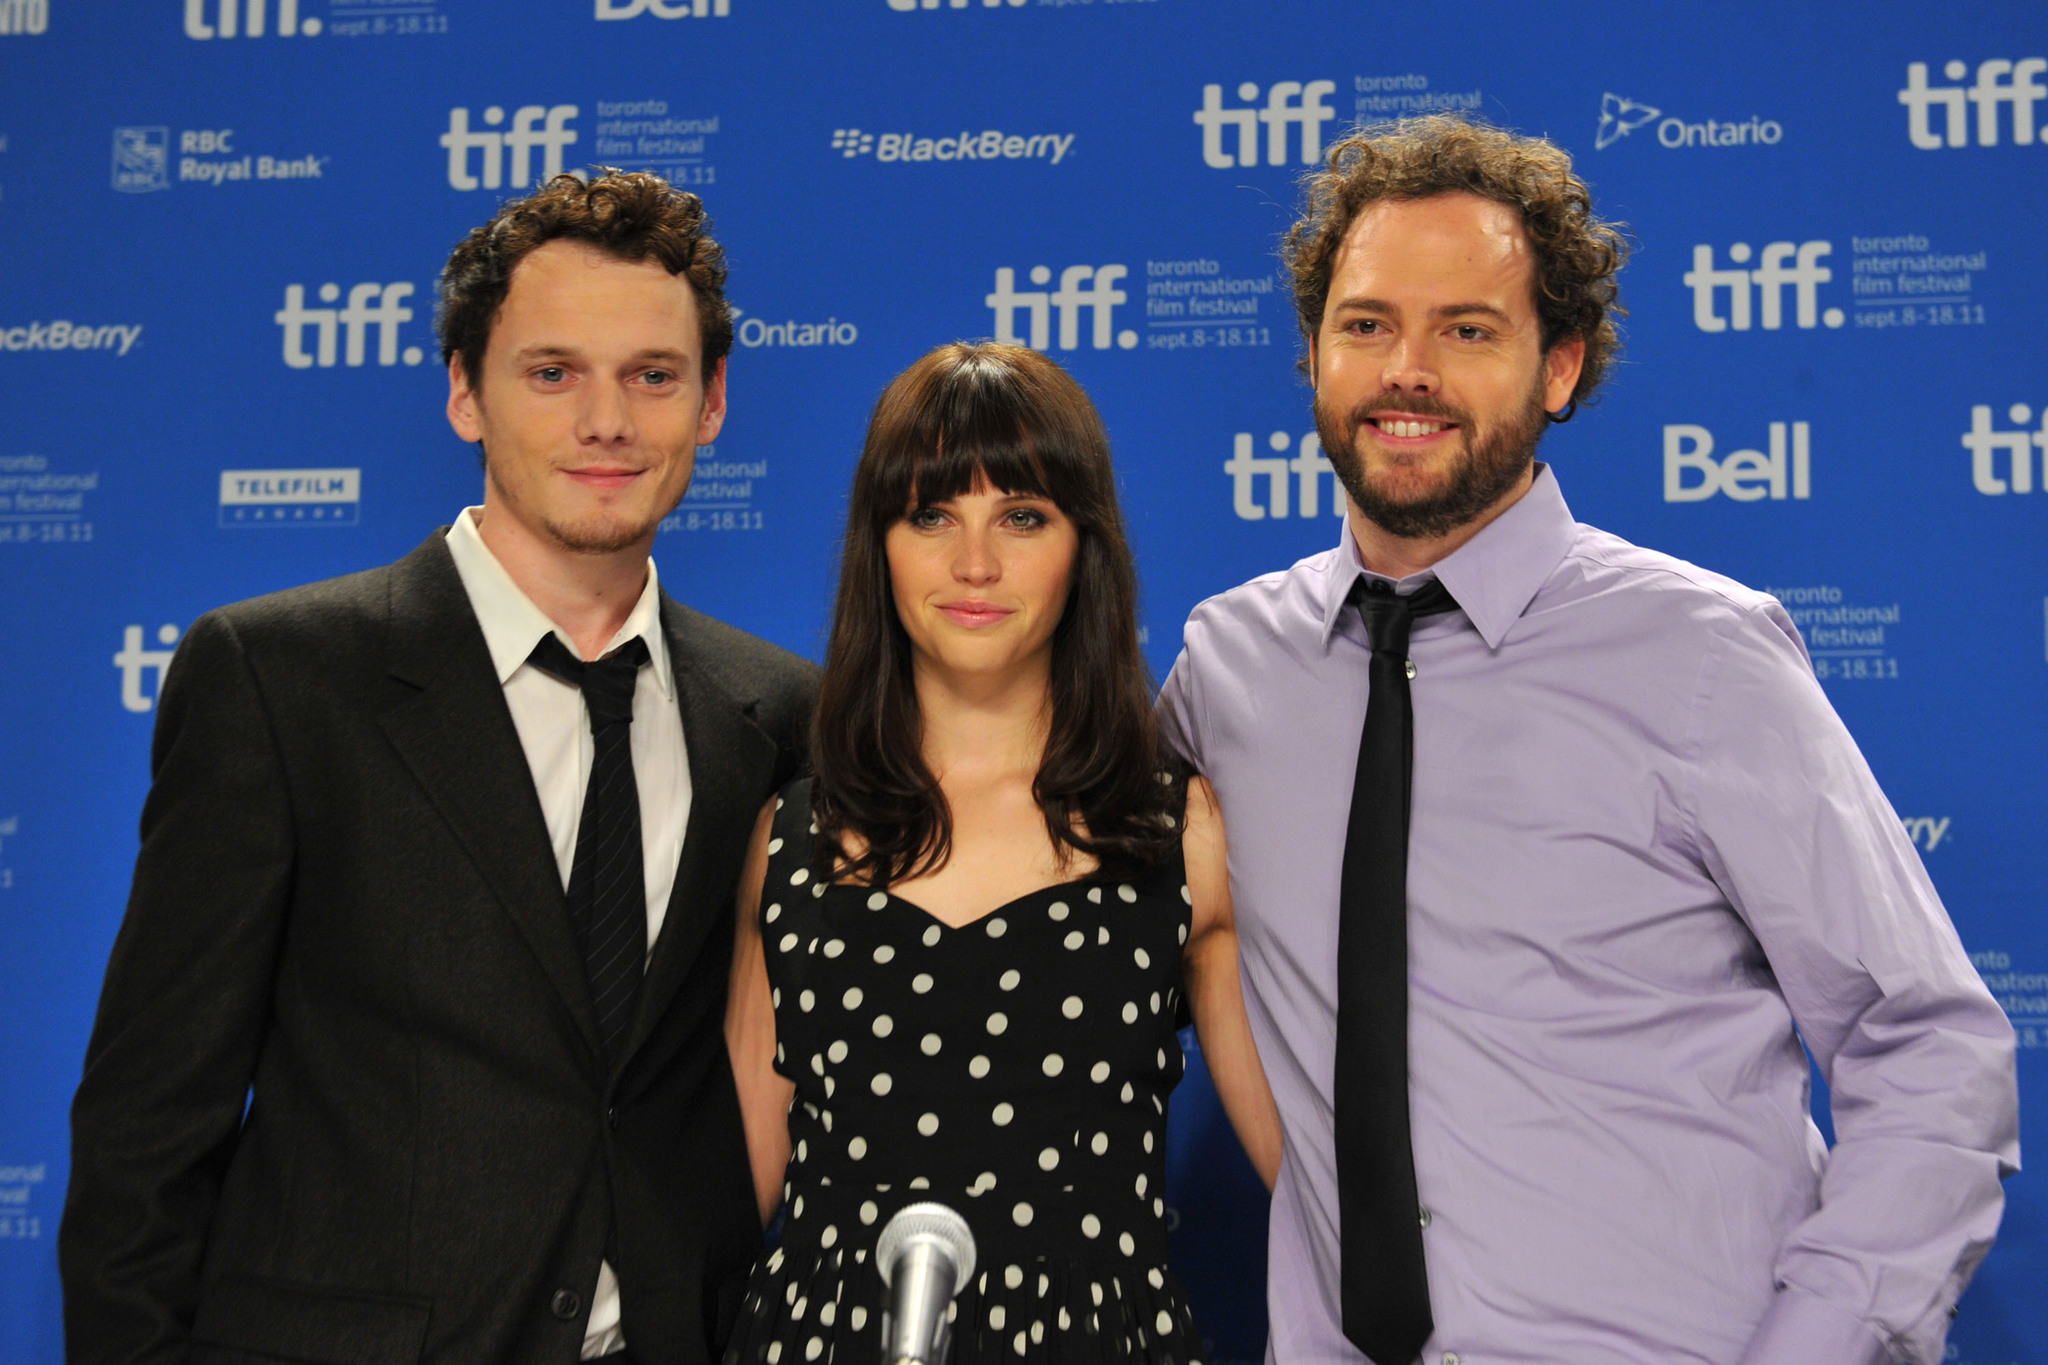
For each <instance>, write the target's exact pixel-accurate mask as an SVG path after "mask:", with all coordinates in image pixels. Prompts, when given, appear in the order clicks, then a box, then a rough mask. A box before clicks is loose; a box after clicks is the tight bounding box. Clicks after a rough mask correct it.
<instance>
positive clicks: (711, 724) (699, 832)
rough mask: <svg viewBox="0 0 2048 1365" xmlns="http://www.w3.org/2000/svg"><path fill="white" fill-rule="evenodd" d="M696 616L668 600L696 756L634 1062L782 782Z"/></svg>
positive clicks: (771, 745)
mask: <svg viewBox="0 0 2048 1365" xmlns="http://www.w3.org/2000/svg"><path fill="white" fill-rule="evenodd" d="M689 617H690V613H689V612H687V611H686V610H685V609H683V608H682V607H680V606H678V605H677V604H676V602H675V601H674V600H673V599H671V598H670V597H669V596H668V594H667V593H663V594H662V599H661V624H662V630H663V633H664V634H666V635H667V636H668V648H669V661H670V663H671V664H672V665H673V670H674V673H675V680H676V702H677V704H678V705H679V706H680V707H681V708H682V713H683V746H684V748H685V749H686V750H687V751H688V753H689V762H690V819H689V823H688V825H687V826H686V828H685V830H684V835H683V852H682V859H681V861H680V863H679V864H678V866H677V868H676V879H675V887H674V889H673V890H672V891H670V893H669V901H668V913H667V915H666V916H665V917H664V919H663V920H662V926H661V936H660V937H659V938H657V939H656V940H655V942H654V956H653V961H652V962H650V963H649V965H648V968H647V977H646V979H645V980H644V981H642V982H641V984H640V1001H639V1004H638V1005H637V1006H636V1008H635V1014H634V1021H633V1031H632V1034H631V1037H630V1041H629V1042H628V1044H627V1046H626V1049H625V1053H624V1055H625V1056H626V1057H631V1056H632V1055H633V1052H634V1050H635V1049H636V1048H638V1047H639V1046H640V1044H641V1043H642V1042H644V1041H645V1040H646V1038H647V1036H648V1035H649V1034H650V1033H651V1032H653V1029H654V1025H655V1023H656V1022H657V1021H658V1020H660V1018H661V1017H662V1015H663V1013H664V1012H665V1011H666V1010H667V1009H668V1007H669V1005H670V1003H671V1002H672V1001H673V1000H674V999H675V995H676V991H677V990H678V989H679V988H680V987H681V986H682V983H683V980H684V978H685V977H687V976H688V975H689V973H690V970H691V968H692V967H693V966H694V965H695V964H696V961H697V956H698V952H699V950H700V949H701V948H702V947H703V945H704V939H705V936H706V935H707V934H709V933H710V932H711V930H712V928H713V927H714V926H715V925H717V923H718V922H719V918H720V917H721V916H723V915H729V914H731V913H732V892H733V886H734V876H735V874H736V873H737V872H738V870H739V867H740V864H741V862H742V861H743V859H744V857H745V852H746V847H747V840H748V839H749V838H750V837H751V836H752V834H753V830H754V819H755V817H756V816H758V815H759V814H760V803H761V802H762V801H763V800H765V799H766V798H767V795H768V784H769V783H770V781H772V780H773V778H774V774H775V742H774V741H773V740H771V739H770V738H769V737H768V736H767V735H766V734H765V733H764V732H763V731H762V730H761V728H760V727H759V726H758V725H756V724H755V723H754V722H753V720H752V718H751V716H750V715H749V714H748V712H749V710H750V709H751V707H752V704H753V698H735V697H734V696H732V695H731V694H730V693H729V692H727V691H726V690H725V689H724V688H723V687H722V686H720V685H719V683H718V682H717V680H716V679H714V678H713V677H712V676H711V674H710V672H709V670H708V669H707V668H706V667H705V664H704V660H703V659H702V658H701V657H700V656H699V655H698V653H697V651H696V650H695V648H694V646H693V642H692V640H691V638H690V629H689Z"/></svg>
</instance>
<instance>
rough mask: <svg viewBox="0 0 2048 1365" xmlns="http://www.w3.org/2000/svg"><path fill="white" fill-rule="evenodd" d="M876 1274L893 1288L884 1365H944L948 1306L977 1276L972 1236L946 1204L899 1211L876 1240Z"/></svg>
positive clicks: (884, 1320)
mask: <svg viewBox="0 0 2048 1365" xmlns="http://www.w3.org/2000/svg"><path fill="white" fill-rule="evenodd" d="M875 1269H877V1270H879V1271H881V1272H882V1283H883V1284H885V1285H887V1286H888V1287H889V1307H888V1309H887V1310H886V1311H885V1312H884V1313H883V1314H882V1360H883V1362H884V1365H945V1360H946V1349H947V1347H949V1346H951V1345H952V1332H951V1330H950V1325H949V1324H948V1323H947V1321H946V1307H947V1305H948V1304H950V1303H952V1301H953V1295H954V1294H955V1293H957V1292H958V1291H959V1289H960V1287H961V1286H962V1285H964V1284H966V1283H967V1280H968V1277H969V1276H971V1275H973V1274H974V1234H973V1233H972V1232H970V1231H968V1229H967V1220H966V1219H965V1218H962V1217H961V1216H960V1215H959V1214H957V1213H955V1212H953V1210H951V1209H949V1208H947V1207H946V1206H945V1205H944V1204H930V1203H926V1204H911V1205H908V1206H907V1207H905V1208H902V1209H899V1210H898V1211H897V1213H896V1216H895V1217H893V1218H891V1219H890V1220H889V1221H888V1222H887V1223H886V1224H884V1225H883V1227H882V1235H881V1236H880V1237H878V1238H876V1239H875Z"/></svg>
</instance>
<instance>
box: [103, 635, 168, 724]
mask: <svg viewBox="0 0 2048 1365" xmlns="http://www.w3.org/2000/svg"><path fill="white" fill-rule="evenodd" d="M156 638H157V643H159V644H161V645H162V646H163V648H162V649H144V648H143V647H142V627H141V626H129V627H128V628H127V629H125V630H123V631H122V632H121V652H120V653H119V654H116V655H115V656H114V667H116V668H118V669H120V670H121V705H122V707H123V708H125V709H127V710H129V711H134V712H136V713H138V714H140V713H141V712H144V711H147V710H149V709H150V708H151V707H153V706H155V705H156V692H155V691H154V690H152V691H150V692H148V693H144V692H143V690H142V684H143V681H144V679H145V678H146V677H147V676H148V674H149V673H150V672H151V670H154V671H155V673H156V682H157V687H158V688H161V687H162V686H163V679H164V670H165V669H166V668H169V667H170V666H171V655H172V654H174V653H176V652H177V651H176V650H174V649H172V648H171V646H173V645H175V644H177V643H178V628H177V627H176V626H173V625H161V626H158V627H157V628H156Z"/></svg>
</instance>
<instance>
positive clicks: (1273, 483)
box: [1223, 431, 1344, 521]
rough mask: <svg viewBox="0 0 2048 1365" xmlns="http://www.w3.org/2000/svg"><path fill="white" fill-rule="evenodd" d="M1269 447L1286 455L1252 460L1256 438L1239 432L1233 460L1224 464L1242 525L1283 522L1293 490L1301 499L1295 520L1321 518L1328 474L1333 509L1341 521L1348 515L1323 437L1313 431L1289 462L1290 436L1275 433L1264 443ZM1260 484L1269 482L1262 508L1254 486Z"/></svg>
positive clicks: (1296, 500)
mask: <svg viewBox="0 0 2048 1365" xmlns="http://www.w3.org/2000/svg"><path fill="white" fill-rule="evenodd" d="M1266 444H1267V445H1268V446H1269V447H1271V448H1272V449H1273V450H1275V451H1279V452H1283V453H1280V454H1275V455H1269V456H1257V457H1254V456H1253V454H1252V434H1251V433H1250V432H1249V431H1240V432H1238V433H1237V435H1236V436H1235V437H1233V438H1232V445H1231V451H1230V458H1229V459H1227V460H1225V461H1224V462H1223V472H1224V473H1225V474H1228V475H1229V476H1230V481H1231V484H1230V489H1231V499H1232V503H1231V505H1232V506H1233V507H1234V508H1235V509H1236V511H1237V515H1238V517H1239V519H1240V520H1243V521H1264V520H1265V519H1266V518H1267V517H1269V516H1270V517H1272V518H1274V519H1275V520H1285V519H1286V517H1287V515H1288V510H1289V509H1288V503H1289V498H1288V492H1289V490H1290V488H1291V489H1293V490H1294V491H1295V492H1297V493H1298V494H1299V497H1298V498H1296V499H1294V501H1295V503H1296V504H1297V505H1298V506H1299V507H1300V508H1301V511H1300V512H1299V513H1298V514H1297V515H1299V516H1303V517H1314V516H1320V515H1322V494H1323V479H1322V476H1323V475H1325V474H1328V475H1329V476H1330V510H1331V511H1332V512H1334V513H1335V514H1336V515H1338V516H1340V517H1341V516H1343V515H1344V493H1343V490H1342V488H1341V487H1340V486H1339V485H1338V483H1337V471H1336V470H1335V469H1334V468H1332V467H1331V465H1330V461H1329V459H1328V457H1326V456H1325V455H1324V454H1323V442H1322V438H1321V437H1319V436H1317V435H1316V433H1314V432H1313V431H1311V432H1309V433H1308V434H1307V435H1305V436H1303V437H1302V438H1301V443H1300V444H1299V445H1296V446H1295V456H1294V458H1293V459H1291V460H1290V459H1288V458H1287V456H1286V454H1285V453H1284V452H1285V451H1286V449H1287V447H1288V446H1289V445H1293V444H1294V442H1293V438H1291V437H1290V436H1288V434H1287V433H1286V432H1284V431H1276V432H1274V433H1273V434H1272V435H1271V436H1268V437H1267V438H1266ZM1289 474H1292V475H1293V476H1294V480H1293V482H1292V483H1291V484H1290V482H1289V480H1288V477H1287V476H1288V475H1289ZM1256 479H1265V480H1266V481H1267V483H1266V500H1265V502H1263V503H1261V502H1260V501H1259V498H1258V492H1259V490H1258V485H1257V484H1256V483H1255V482H1253V481H1254V480H1256Z"/></svg>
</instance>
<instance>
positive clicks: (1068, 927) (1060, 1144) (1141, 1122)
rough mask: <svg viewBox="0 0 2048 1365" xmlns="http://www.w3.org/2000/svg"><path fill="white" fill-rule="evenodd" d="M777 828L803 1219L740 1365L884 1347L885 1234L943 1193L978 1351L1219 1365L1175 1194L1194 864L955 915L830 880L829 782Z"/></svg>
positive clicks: (789, 1069)
mask: <svg viewBox="0 0 2048 1365" xmlns="http://www.w3.org/2000/svg"><path fill="white" fill-rule="evenodd" d="M773 838H774V842H773V843H771V844H770V846H769V847H770V850H771V857H770V862H769V867H768V875H767V883H766V886H765V888H764V890H763V893H762V897H761V936H762V943H763V947H764V948H765V949H766V951H767V958H768V980H769V984H770V987H771V989H772V990H773V993H774V999H775V1029H776V1069H777V1070H778V1071H780V1072H781V1073H782V1074H783V1075H784V1076H787V1077H788V1078H789V1079H791V1080H793V1081H794V1082H796V1102H795V1103H794V1104H793V1105H792V1106H791V1108H790V1114H789V1134H790V1143H791V1147H792V1155H791V1158H790V1165H789V1179H788V1185H787V1188H786V1193H785V1213H786V1215H787V1217H786V1221H785V1223H784V1232H783V1236H782V1243H781V1245H780V1246H779V1247H778V1248H777V1249H776V1250H775V1251H774V1252H772V1253H770V1255H769V1256H768V1257H767V1259H766V1260H764V1261H763V1262H762V1263H761V1264H760V1265H758V1266H756V1267H755V1268H754V1274H753V1279H752V1282H751V1283H750V1285H749V1286H748V1293H747V1298H746V1308H745V1311H744V1312H743V1313H742V1314H741V1320H740V1323H739V1326H738V1329H737V1330H736V1332H735V1333H734V1337H733V1342H732V1346H731V1348H730V1349H729V1350H728V1351H727V1353H726V1356H725V1362H726V1365H811V1362H817V1361H829V1362H833V1363H834V1365H867V1362H871V1361H874V1360H876V1359H877V1358H878V1357H879V1356H880V1354H881V1317H882V1310H883V1308H884V1307H885V1306H886V1293H887V1291H886V1290H885V1288H884V1286H883V1284H882V1280H881V1276H880V1275H879V1274H878V1273H877V1272H876V1270H875V1266H874V1264H873V1250H874V1244H875V1238H876V1236H877V1235H878V1234H879V1233H880V1231H881V1229H882V1225H883V1224H885V1223H887V1222H888V1220H889V1217H890V1215H891V1214H893V1213H895V1212H896V1211H897V1210H898V1209H900V1208H902V1207H903V1206H904V1205H906V1204H914V1203H917V1202H919V1201H921V1200H937V1201H938V1202H940V1203H943V1204H946V1205H948V1206H950V1207H951V1208H953V1209H955V1210H957V1211H958V1212H959V1213H960V1214H961V1215H962V1216H963V1217H964V1218H966V1219H967V1222H968V1224H969V1225H970V1226H971V1227H972V1228H973V1230H974V1239H975V1244H976V1248H977V1252H978V1266H977V1269H976V1271H975V1274H974V1276H973V1278H972V1280H971V1281H970V1283H969V1284H968V1285H967V1286H966V1287H965V1288H964V1289H963V1290H962V1292H961V1293H960V1295H959V1297H958V1298H957V1300H956V1301H955V1303H954V1305H953V1311H954V1321H953V1329H952V1331H953V1345H952V1352H951V1359H952V1360H953V1361H954V1362H958V1363H959V1365H968V1363H969V1362H977V1361H981V1362H998V1361H1001V1362H1015V1361H1019V1360H1023V1361H1053V1362H1066V1361H1075V1362H1083V1361H1091V1362H1092V1361H1148V1362H1160V1363H1161V1365H1200V1357H1201V1339H1200V1337H1199V1336H1197V1335H1196V1333H1195V1329H1194V1324H1193V1322H1192V1320H1191V1319H1190V1317H1189V1314H1188V1308H1187V1304H1186V1298H1185V1295H1184V1294H1183V1292H1182V1290H1181V1287H1180V1285H1179V1283H1178V1282H1177V1281H1176V1280H1175V1279H1174V1278H1173V1273H1172V1272H1171V1271H1170V1270H1169V1269H1168V1268H1167V1239H1166V1218H1165V1212H1166V1210H1165V1204H1164V1202H1163V1198H1162V1196H1163V1194H1164V1189H1163V1187H1164V1183H1165V1179H1164V1177H1165V1164H1164V1154H1165V1146H1166V1100H1167V1096H1168V1095H1169V1094H1170V1093H1171V1092H1172V1090H1173V1087H1174V1086H1175V1085H1176V1084H1177V1083H1178V1082H1179V1080H1180V1078H1181V1072H1182V1061H1181V1053H1180V1043H1179V1040H1178V1039H1177V1038H1176V1037H1175V1032H1174V1011H1175V1005H1176V1003H1177V1001H1178V999H1179V991H1180V976H1181V953H1182V949H1183V945H1184V944H1185V943H1186V942H1187V935H1188V928H1189V922H1190V910H1189V902H1188V896H1187V887H1186V884H1185V878H1184V875H1183V871H1182V866H1181V861H1180V859H1179V858H1178V857H1175V858H1173V859H1171V860H1170V861H1169V862H1168V863H1167V864H1164V865H1162V866H1160V867H1159V868H1157V869H1156V870H1155V871H1154V872H1153V873H1152V874H1151V875H1149V876H1145V877H1141V878H1135V879H1130V880H1124V879H1117V878H1109V879H1095V878H1089V879H1083V880H1080V881H1073V882H1067V883H1063V884H1061V885H1059V886H1054V887H1048V888H1046V889H1044V890H1042V891H1035V892H1033V893H1032V894H1030V895H1028V896H1024V897H1021V898H1019V899H1017V900H1015V901H1012V902H1010V903H1009V904H1007V905H1003V906H1000V907H998V908H997V909H995V910H994V911H992V912H991V913H989V914H988V915H986V916H984V917H983V918H981V919H979V920H976V921H974V922H973V923H971V924H968V925H965V926H964V927H961V928H958V929H954V928H949V927H947V926H946V925H943V924H941V923H940V922H939V921H938V920H936V919H933V918H932V917H931V916H930V915H929V914H927V913H925V912H924V911H923V910H921V909H920V908H918V907H917V906H916V905H915V904H913V903H911V902H910V901H908V900H904V899H902V898H900V897H896V896H892V895H889V894H888V893H886V892H881V891H873V890H870V889H868V888H865V887H855V886H829V885H828V886H822V887H821V886H819V885H818V884H817V882H816V881H814V880H813V879H812V877H811V875H810V871H809V866H808V864H809V858H810V851H811V844H812V838H813V836H812V824H811V818H810V784H809V782H807V781H806V782H799V783H796V784H793V785H792V786H791V787H789V788H788V789H786V790H785V791H784V792H783V805H782V809H781V810H780V812H779V813H778V814H777V815H776V818H775V830H774V835H773Z"/></svg>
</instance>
